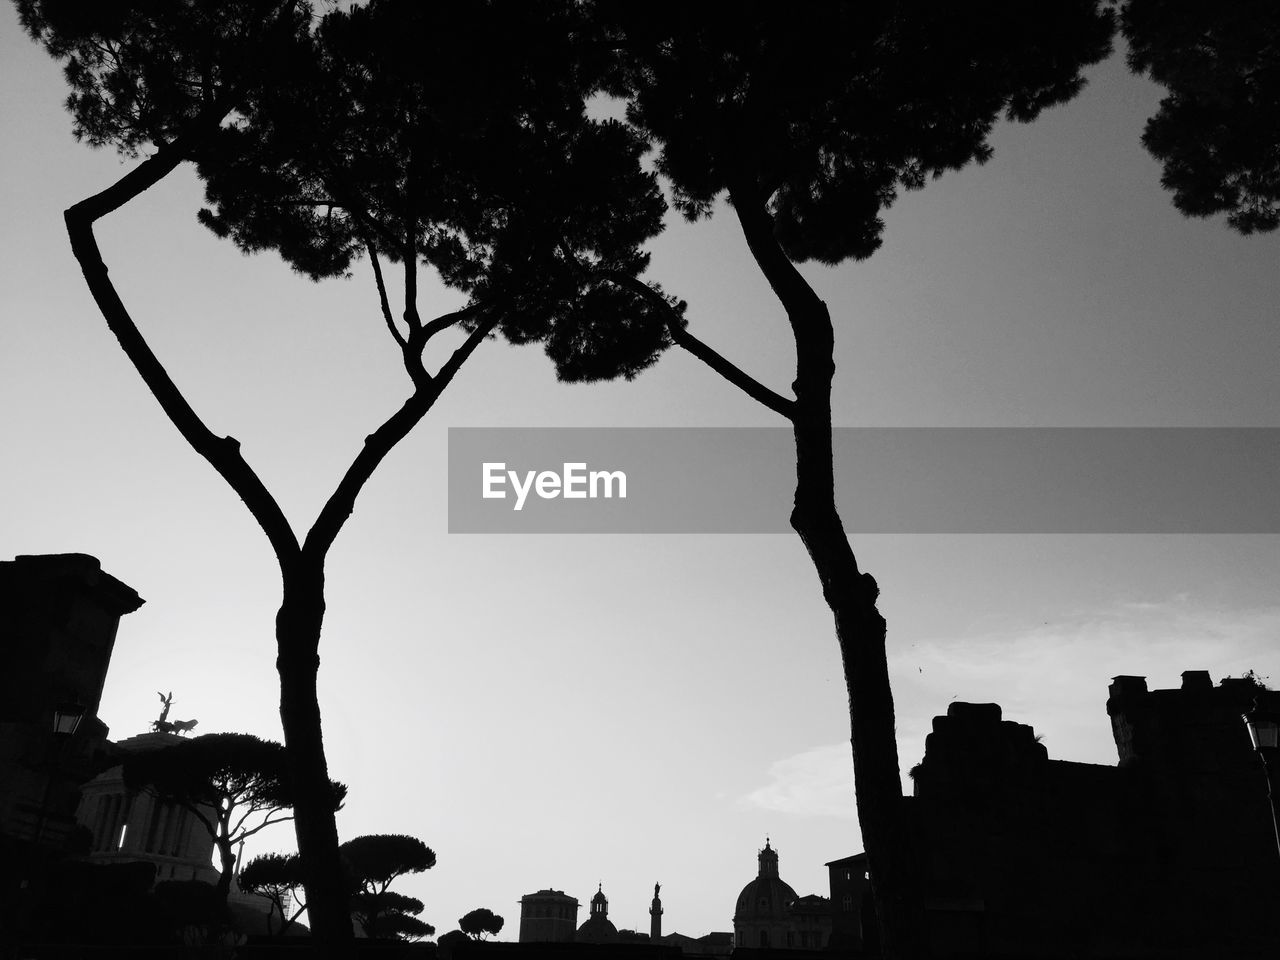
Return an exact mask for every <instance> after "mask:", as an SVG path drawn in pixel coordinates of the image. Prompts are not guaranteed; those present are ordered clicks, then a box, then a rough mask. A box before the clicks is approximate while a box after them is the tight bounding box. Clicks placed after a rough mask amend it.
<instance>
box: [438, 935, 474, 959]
mask: <svg viewBox="0 0 1280 960" xmlns="http://www.w3.org/2000/svg"><path fill="white" fill-rule="evenodd" d="M471 942H472V940H471V938H470V937H468V936H467V935H466V934H465V933H463V932H462V931H461V930H450V931H449V932H448V933H445V934H441V935H440V936H439V937H437V938H436V956H438V957H440V958H441V960H450V958H451V957H452V956H453V954H454V951H455V950H457V949H458V948H459V947H465V945H466V944H469V943H471Z"/></svg>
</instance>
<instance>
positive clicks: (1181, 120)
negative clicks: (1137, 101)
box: [1120, 0, 1280, 234]
mask: <svg viewBox="0 0 1280 960" xmlns="http://www.w3.org/2000/svg"><path fill="white" fill-rule="evenodd" d="M1120 24H1121V30H1122V32H1123V33H1124V37H1125V39H1126V40H1127V41H1128V42H1129V66H1130V67H1131V68H1132V69H1133V70H1134V72H1136V73H1144V74H1148V75H1150V77H1151V79H1152V80H1154V81H1155V82H1156V83H1158V84H1160V85H1161V86H1162V87H1164V88H1165V89H1166V90H1167V91H1168V95H1167V96H1166V97H1165V98H1164V99H1163V100H1161V101H1160V109H1159V110H1158V111H1157V112H1156V114H1155V116H1153V117H1152V118H1151V119H1150V120H1148V121H1147V126H1146V130H1145V131H1144V133H1143V135H1142V143H1143V145H1144V146H1145V147H1146V148H1147V150H1148V151H1150V153H1151V155H1152V156H1154V157H1155V158H1156V159H1157V160H1159V161H1160V163H1161V164H1163V166H1164V173H1163V175H1162V176H1161V178H1160V182H1161V183H1162V184H1163V185H1164V187H1165V188H1166V189H1168V190H1171V191H1172V192H1173V203H1174V206H1176V207H1177V208H1178V209H1179V210H1181V211H1182V212H1183V213H1185V214H1186V215H1187V216H1191V217H1208V216H1212V215H1213V214H1217V213H1225V214H1226V215H1227V223H1229V224H1230V225H1231V226H1232V227H1234V228H1235V229H1236V230H1238V231H1240V232H1241V233H1245V234H1248V233H1253V232H1254V231H1259V232H1266V231H1271V230H1274V229H1276V227H1277V226H1280V6H1277V5H1276V4H1275V3H1269V2H1267V0H1238V2H1235V3H1199V2H1196V0H1125V2H1124V4H1123V7H1122V13H1121V20H1120Z"/></svg>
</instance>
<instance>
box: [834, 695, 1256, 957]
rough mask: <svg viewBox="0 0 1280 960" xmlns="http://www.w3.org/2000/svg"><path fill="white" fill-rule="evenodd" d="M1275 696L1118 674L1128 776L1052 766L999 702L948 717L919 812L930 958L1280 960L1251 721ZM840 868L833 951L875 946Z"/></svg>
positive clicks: (928, 765)
mask: <svg viewBox="0 0 1280 960" xmlns="http://www.w3.org/2000/svg"><path fill="white" fill-rule="evenodd" d="M1263 693H1264V691H1263V689H1262V688H1261V687H1260V685H1259V684H1258V683H1257V682H1256V681H1254V680H1253V679H1252V678H1235V679H1232V678H1228V679H1224V680H1223V681H1222V682H1221V683H1219V684H1218V685H1217V686H1214V685H1213V682H1212V680H1211V679H1210V677H1209V674H1208V673H1207V672H1206V671H1202V670H1192V671H1187V672H1185V673H1183V675H1182V685H1181V687H1180V688H1178V689H1173V690H1149V689H1148V688H1147V683H1146V680H1145V679H1144V678H1142V677H1123V676H1122V677H1116V678H1115V679H1114V680H1113V682H1112V684H1111V686H1110V689H1109V694H1110V696H1109V698H1108V700H1107V713H1108V715H1109V716H1110V719H1111V726H1112V732H1113V736H1114V739H1115V743H1116V749H1117V754H1118V763H1117V764H1116V765H1114V766H1112V765H1105V764H1091V763H1076V762H1073V761H1067V760H1052V759H1050V758H1049V755H1048V752H1047V751H1046V749H1045V747H1044V745H1043V744H1041V743H1040V742H1039V739H1038V738H1037V737H1036V735H1035V732H1034V731H1033V730H1032V729H1031V727H1029V726H1026V725H1024V724H1020V723H1014V722H1011V721H1008V720H1004V719H1003V718H1002V715H1001V710H1000V707H999V706H998V705H997V704H993V703H986V704H980V703H952V704H951V705H950V706H949V707H948V709H947V713H946V715H945V716H941V717H936V718H935V719H934V721H933V731H932V732H931V733H930V734H929V736H928V738H927V740H926V744H925V756H924V759H923V761H922V762H921V763H920V764H919V765H918V766H917V767H916V768H915V769H914V770H912V772H911V774H912V779H913V781H914V790H913V796H912V797H910V798H908V799H907V801H906V803H907V813H908V820H909V823H910V824H911V827H912V829H911V836H912V838H913V842H914V848H913V849H912V850H910V851H908V854H909V856H910V857H911V858H912V860H913V862H914V863H915V864H916V867H917V871H918V874H917V875H918V877H919V879H920V883H921V885H922V888H923V893H924V906H925V926H926V931H927V936H928V941H929V947H930V952H931V954H932V955H933V956H935V957H961V956H970V957H973V956H982V957H992V958H996V957H1009V958H1013V957H1028V956H1034V957H1037V958H1046V960H1049V958H1064V960H1065V958H1068V957H1070V958H1086V957H1088V958H1092V957H1097V958H1113V957H1129V958H1139V957H1141V958H1155V957H1162V958H1164V957H1186V958H1197V960H1199V958H1207V957H1213V958H1246V957H1249V958H1253V957H1267V956H1280V911H1278V910H1276V904H1277V903H1280V859H1278V857H1277V851H1276V839H1275V836H1274V834H1273V829H1272V821H1271V811H1270V807H1269V804H1268V798H1267V784H1266V782H1265V777H1264V773H1263V769H1262V765H1261V763H1260V762H1259V760H1258V757H1257V756H1256V754H1255V753H1254V752H1253V750H1252V746H1251V744H1250V741H1249V737H1248V734H1247V732H1246V730H1245V726H1244V723H1243V721H1242V719H1241V715H1242V714H1243V713H1244V712H1245V711H1246V710H1248V709H1249V708H1250V707H1251V706H1252V705H1253V703H1254V701H1255V700H1256V699H1257V698H1258V697H1259V695H1260V694H1263ZM827 866H828V868H829V871H830V876H831V895H832V901H833V907H834V908H835V909H834V910H833V914H832V916H833V941H834V942H833V946H845V945H847V946H849V947H851V948H853V949H858V948H859V947H860V946H861V947H866V946H868V945H869V944H870V942H871V941H872V940H873V939H874V924H873V922H872V920H871V914H870V910H869V899H870V898H869V888H868V887H867V886H866V874H865V860H864V859H863V858H862V857H861V855H859V856H855V857H846V858H844V859H842V860H833V861H831V862H830V863H829V864H828V865H827ZM859 877H861V880H860V879H859ZM859 899H861V900H862V904H861V909H858V900H859ZM855 926H856V927H857V929H856V930H855V929H854V928H855Z"/></svg>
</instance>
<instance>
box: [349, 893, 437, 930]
mask: <svg viewBox="0 0 1280 960" xmlns="http://www.w3.org/2000/svg"><path fill="white" fill-rule="evenodd" d="M351 904H352V909H351V912H352V915H353V916H354V917H355V918H356V922H357V923H359V924H360V929H361V930H363V931H364V933H365V936H367V937H369V938H370V939H381V940H418V939H420V938H422V937H429V936H431V935H432V934H433V933H435V932H436V928H435V927H433V926H432V925H431V924H429V923H427V922H426V921H424V920H420V919H418V914H420V913H421V912H422V911H423V909H424V906H423V903H422V901H421V900H419V899H418V898H417V897H410V896H406V895H405V894H403V893H397V892H396V891H394V890H387V891H384V892H383V893H379V894H373V893H363V892H361V893H356V894H355V895H354V896H352V898H351Z"/></svg>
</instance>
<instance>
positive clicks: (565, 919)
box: [520, 889, 578, 943]
mask: <svg viewBox="0 0 1280 960" xmlns="http://www.w3.org/2000/svg"><path fill="white" fill-rule="evenodd" d="M577 931H578V901H577V899H576V898H574V897H571V896H569V895H568V894H566V893H565V892H564V891H562V890H550V889H547V890H539V891H538V892H537V893H529V894H525V895H524V896H523V897H521V898H520V942H521V943H572V942H573V939H574V935H575V934H576V933H577Z"/></svg>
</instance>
